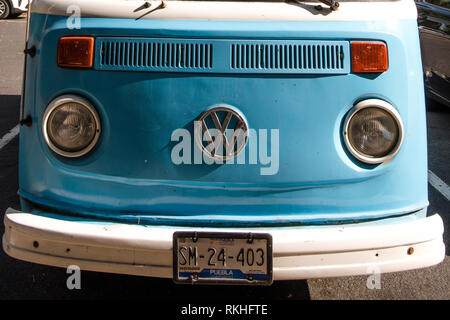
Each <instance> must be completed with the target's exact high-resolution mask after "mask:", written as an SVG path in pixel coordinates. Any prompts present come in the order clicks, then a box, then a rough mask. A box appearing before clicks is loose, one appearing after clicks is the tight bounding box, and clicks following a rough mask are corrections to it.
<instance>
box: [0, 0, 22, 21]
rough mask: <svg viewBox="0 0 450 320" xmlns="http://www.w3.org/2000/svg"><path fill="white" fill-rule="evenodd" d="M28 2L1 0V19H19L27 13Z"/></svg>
mask: <svg viewBox="0 0 450 320" xmlns="http://www.w3.org/2000/svg"><path fill="white" fill-rule="evenodd" d="M27 5H28V0H0V19H6V18H8V17H17V16H19V15H20V14H22V13H24V12H25V11H27Z"/></svg>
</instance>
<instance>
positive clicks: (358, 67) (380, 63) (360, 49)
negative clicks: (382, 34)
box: [352, 42, 388, 73]
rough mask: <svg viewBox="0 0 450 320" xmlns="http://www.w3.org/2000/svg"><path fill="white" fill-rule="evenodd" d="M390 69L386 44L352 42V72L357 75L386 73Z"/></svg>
mask: <svg viewBox="0 0 450 320" xmlns="http://www.w3.org/2000/svg"><path fill="white" fill-rule="evenodd" d="M387 69H388V55H387V47H386V44H384V43H382V42H352V71H353V72H355V73H375V72H385V71H387Z"/></svg>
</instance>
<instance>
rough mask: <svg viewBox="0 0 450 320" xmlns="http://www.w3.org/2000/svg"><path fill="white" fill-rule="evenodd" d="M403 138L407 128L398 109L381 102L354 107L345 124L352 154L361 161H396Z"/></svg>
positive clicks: (370, 100) (346, 138)
mask: <svg viewBox="0 0 450 320" xmlns="http://www.w3.org/2000/svg"><path fill="white" fill-rule="evenodd" d="M402 139H403V125H402V121H401V119H400V115H399V113H398V112H397V110H396V109H395V108H394V107H393V106H392V105H390V104H389V103H387V102H386V101H383V100H379V99H368V100H364V101H361V102H359V103H358V104H356V105H355V106H354V108H353V109H352V111H351V112H350V114H349V116H348V117H347V119H346V122H345V125H344V140H345V144H346V147H347V149H348V151H349V152H350V153H351V154H352V155H353V156H354V157H355V158H357V159H358V160H360V161H362V162H364V163H368V164H379V163H383V162H386V161H388V160H390V159H392V158H393V157H394V156H395V154H396V153H397V152H398V150H399V148H400V145H401V143H402Z"/></svg>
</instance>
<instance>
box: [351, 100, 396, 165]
mask: <svg viewBox="0 0 450 320" xmlns="http://www.w3.org/2000/svg"><path fill="white" fill-rule="evenodd" d="M366 108H379V109H382V110H384V111H386V112H387V113H388V114H389V115H390V116H392V118H393V119H394V122H395V124H396V125H397V128H398V137H397V142H396V144H395V146H394V147H393V149H392V150H391V151H390V152H389V153H388V154H386V155H385V156H382V157H372V156H370V155H367V154H364V153H362V152H360V151H358V150H356V149H355V148H354V147H353V145H352V144H351V142H350V140H349V130H348V129H349V125H350V122H351V120H352V118H353V117H354V116H355V114H357V113H358V112H359V111H361V110H363V109H366ZM342 136H343V138H344V142H345V147H346V149H347V150H348V152H350V154H351V155H352V156H353V157H355V158H356V159H357V160H359V161H361V162H363V163H365V164H370V165H376V164H381V163H385V162H388V161H390V160H392V158H394V157H395V155H396V154H397V153H398V151H399V150H400V147H401V145H402V142H403V136H404V133H403V122H402V119H401V116H400V114H399V112H398V111H397V109H396V108H395V107H394V106H393V105H391V104H390V103H388V102H386V101H384V100H381V99H367V100H362V101H360V102H358V103H357V104H356V105H355V106H353V108H352V109H351V110H350V112H349V113H348V115H347V117H346V118H345V121H344V126H343V133H342Z"/></svg>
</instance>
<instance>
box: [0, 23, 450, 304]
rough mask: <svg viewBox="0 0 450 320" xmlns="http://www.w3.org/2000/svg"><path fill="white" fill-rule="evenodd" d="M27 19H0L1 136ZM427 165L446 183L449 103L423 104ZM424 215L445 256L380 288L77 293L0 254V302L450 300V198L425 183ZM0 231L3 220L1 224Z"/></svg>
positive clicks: (386, 279) (1, 155) (16, 98)
mask: <svg viewBox="0 0 450 320" xmlns="http://www.w3.org/2000/svg"><path fill="white" fill-rule="evenodd" d="M24 38H25V18H24V17H23V16H22V17H19V18H18V19H9V20H2V21H0V139H1V138H2V137H4V136H5V135H6V134H8V132H9V131H10V130H11V129H13V128H14V127H15V126H16V125H17V123H18V117H19V106H20V94H21V86H22V80H21V79H22V68H23V54H22V51H23V47H24ZM427 123H428V143H429V154H428V159H429V169H430V170H431V171H432V172H433V173H434V174H435V175H436V176H437V177H439V178H440V179H441V180H442V181H443V182H444V183H446V184H447V185H448V184H450V166H449V159H450V108H446V107H444V106H442V105H439V104H437V103H431V102H429V103H428V105H427ZM18 140H19V139H18V137H17V136H15V137H14V138H13V139H11V140H10V141H9V142H8V143H7V144H6V145H5V146H4V147H3V148H1V149H0V218H2V216H3V213H4V212H5V210H6V208H7V207H13V208H19V200H18V196H17V190H18V144H19V141H18ZM429 201H430V207H429V213H439V214H440V215H441V216H442V218H443V219H444V223H445V228H446V231H445V234H444V238H445V240H444V241H445V244H446V247H447V252H446V258H445V260H444V261H443V262H442V263H441V264H439V265H437V266H434V267H431V268H426V269H420V270H413V271H406V272H397V273H390V274H382V275H381V289H372V290H371V289H368V288H367V286H366V283H367V277H366V276H357V277H342V278H331V279H315V280H308V281H279V282H275V283H274V284H273V285H272V286H271V287H234V286H225V287H214V286H195V287H191V286H177V285H174V284H173V283H172V281H171V280H167V279H154V278H147V277H136V276H124V275H116V274H105V273H95V272H87V271H83V272H82V287H81V290H69V289H67V286H66V280H67V277H68V274H67V273H66V270H65V269H60V268H54V267H48V266H42V265H37V264H31V263H27V262H23V261H18V260H15V259H12V258H10V257H9V256H7V255H6V254H5V253H3V251H0V299H93V298H123V299H129V298H141V299H142V298H145V299H146V298H148V299H177V298H180V299H182V298H186V297H189V299H198V300H201V301H205V300H208V299H217V298H223V299H230V297H232V298H234V299H237V298H239V299H253V300H255V299H256V300H264V299H389V300H392V299H450V259H449V255H450V250H449V249H450V236H449V230H450V223H449V222H450V201H449V200H448V199H447V198H446V197H445V196H444V195H443V194H442V193H441V192H439V191H438V190H437V189H436V188H435V187H433V186H431V185H429ZM0 234H3V223H0Z"/></svg>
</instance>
